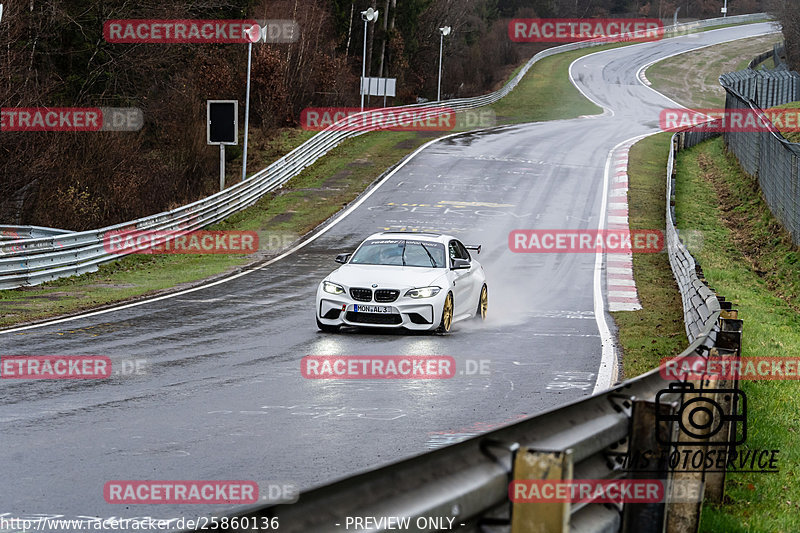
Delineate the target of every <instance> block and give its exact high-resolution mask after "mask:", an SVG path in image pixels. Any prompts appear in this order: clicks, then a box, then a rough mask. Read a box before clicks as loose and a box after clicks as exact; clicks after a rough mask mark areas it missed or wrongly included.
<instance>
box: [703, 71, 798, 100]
mask: <svg viewBox="0 0 800 533" xmlns="http://www.w3.org/2000/svg"><path fill="white" fill-rule="evenodd" d="M719 80H720V83H721V84H722V86H723V87H725V88H726V89H730V90H732V91H734V92H736V93H737V94H739V95H740V96H741V97H742V98H744V99H746V100H750V101H752V102H754V103H755V104H756V105H757V106H758V107H761V108H768V107H773V106H776V105H781V104H785V103H788V102H794V101H796V100H800V76H798V74H797V73H796V72H789V71H787V70H751V69H747V70H741V71H739V72H731V73H728V74H723V75H722V76H720V78H719Z"/></svg>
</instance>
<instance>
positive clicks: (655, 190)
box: [611, 133, 688, 379]
mask: <svg viewBox="0 0 800 533" xmlns="http://www.w3.org/2000/svg"><path fill="white" fill-rule="evenodd" d="M670 137H671V134H669V133H659V134H658V135H653V136H650V137H647V138H645V139H643V140H641V141H639V142H638V143H636V144H635V145H633V147H632V148H631V150H630V154H629V158H628V213H629V224H630V227H631V229H648V230H660V231H662V232H663V231H664V229H665V221H664V210H665V204H664V202H665V199H664V187H665V180H666V171H665V164H666V161H667V156H668V155H669V143H670ZM633 273H634V279H635V280H636V288H637V290H638V293H639V301H640V302H641V304H642V309H641V310H639V311H619V312H614V313H611V314H612V316H613V317H614V322H615V323H616V325H617V327H618V328H619V343H620V347H621V348H622V363H623V365H622V374H623V376H622V377H623V378H624V379H629V378H632V377H635V376H638V375H640V374H643V373H645V372H648V371H650V370H652V369H653V368H655V367H657V366H658V365H659V363H660V360H661V358H663V357H669V356H671V355H677V354H679V353H681V352H682V351H683V350H684V349H686V346H687V345H688V343H687V340H686V330H685V329H684V326H683V307H682V304H681V296H680V292H678V286H677V285H676V284H675V280H674V279H673V277H672V270H671V269H670V265H669V257H668V255H667V253H666V251H664V252H661V253H655V254H644V253H642V254H633Z"/></svg>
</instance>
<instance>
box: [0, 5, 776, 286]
mask: <svg viewBox="0 0 800 533" xmlns="http://www.w3.org/2000/svg"><path fill="white" fill-rule="evenodd" d="M764 20H770V16H769V15H768V14H766V13H757V14H751V15H737V16H733V17H727V18H718V19H708V20H701V21H696V22H690V23H683V24H678V25H677V26H669V27H667V28H666V33H667V34H670V35H679V34H682V33H689V32H693V31H696V30H699V29H703V28H708V27H714V26H720V25H726V24H734V23H743V22H757V21H764ZM601 44H605V43H604V42H603V41H599V40H596V41H582V42H577V43H569V44H565V45H561V46H556V47H553V48H548V49H547V50H543V51H541V52H539V53H538V54H536V55H535V56H533V57H532V58H531V59H530V60H528V62H527V63H526V64H525V65H524V66H523V67H522V69H521V70H520V71H519V72H518V73H517V75H516V76H514V78H513V79H511V80H510V81H509V82H508V83H507V84H506V85H505V86H503V88H501V89H500V90H498V91H495V92H492V93H489V94H486V95H483V96H478V97H474V98H459V99H454V100H446V101H442V102H435V103H430V104H414V105H409V106H400V107H397V108H390V109H416V110H418V111H420V112H421V113H422V114H423V115H426V114H430V115H431V116H436V115H438V114H440V110H441V108H442V107H443V106H446V107H447V108H448V109H452V110H455V111H463V110H467V109H473V108H477V107H481V106H485V105H489V104H493V103H495V102H497V101H498V100H500V99H501V98H503V97H504V96H506V95H507V94H508V93H510V92H511V91H512V90H513V89H514V88H515V87H516V86H517V84H518V83H519V82H520V81H521V80H522V78H523V77H524V76H525V74H527V72H528V70H530V68H531V67H532V66H533V65H534V64H535V63H536V62H537V61H539V60H541V59H543V58H545V57H548V56H551V55H555V54H558V53H561V52H566V51H570V50H578V49H582V48H587V47H592V46H598V45H601ZM337 124H338V123H337ZM378 129H380V128H377V127H371V128H367V127H365V128H362V129H359V130H356V131H337V125H333V126H331V127H329V128H328V129H326V130H324V131H322V132H320V133H318V134H317V135H314V136H313V137H312V138H311V139H309V140H308V141H306V142H305V143H303V144H302V145H300V146H298V147H297V148H295V149H294V150H292V151H291V152H289V153H288V154H286V155H285V156H283V157H281V158H280V159H278V160H277V161H275V162H274V163H272V164H271V165H269V166H268V167H266V168H264V169H262V170H261V171H259V172H257V173H255V174H254V175H252V176H250V177H248V178H247V179H246V180H244V181H242V182H240V183H237V184H236V185H233V186H231V187H229V188H228V189H226V190H224V191H221V192H219V193H217V194H214V195H212V196H209V197H207V198H204V199H202V200H198V201H197V202H193V203H191V204H188V205H185V206H183V207H179V208H177V209H174V210H172V211H168V212H164V213H159V214H156V215H151V216H148V217H144V218H140V219H137V220H134V221H130V222H124V223H122V224H116V225H113V226H109V227H105V228H101V229H97V230H91V231H82V232H71V233H68V234H64V235H59V236H49V237H41V238H32V239H19V240H12V241H6V242H0V289H11V288H16V287H22V286H28V285H37V284H39V283H44V282H46V281H51V280H54V279H58V278H61V277H67V276H73V275H77V274H83V273H86V272H92V271H95V270H97V268H98V265H100V264H101V263H104V262H107V261H112V260H114V259H118V258H120V257H121V255H120V254H117V253H109V252H108V251H107V250H106V249H105V248H104V246H103V238H104V236H105V235H107V234H109V233H112V232H118V231H135V232H141V231H154V232H155V231H171V232H176V235H180V234H181V232H189V231H193V230H197V229H200V228H203V227H205V226H208V225H210V224H214V223H216V222H219V221H221V220H224V219H225V218H226V217H227V216H229V215H231V214H233V213H236V212H238V211H241V210H242V209H245V208H246V207H248V206H250V205H252V204H254V203H255V202H256V201H257V200H258V199H259V198H261V197H262V196H264V195H265V194H267V193H269V192H270V191H273V190H275V189H277V188H279V187H281V186H282V185H283V184H284V183H286V182H287V181H288V180H289V179H291V178H293V177H294V176H297V175H298V174H299V173H300V172H301V171H302V170H303V169H305V168H306V167H308V166H310V165H312V164H313V163H314V162H315V161H317V159H319V158H320V157H322V156H323V155H325V154H326V153H327V152H328V151H329V150H331V149H333V148H335V147H336V146H338V145H339V143H341V142H342V141H343V140H345V139H348V138H352V137H356V136H358V135H362V134H364V133H367V132H369V131H376V130H378Z"/></svg>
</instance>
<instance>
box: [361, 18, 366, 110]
mask: <svg viewBox="0 0 800 533" xmlns="http://www.w3.org/2000/svg"><path fill="white" fill-rule="evenodd" d="M361 18H362V19H364V54H363V55H362V56H361V111H364V78H365V77H366V75H367V19H366V17H365V16H364V13H361Z"/></svg>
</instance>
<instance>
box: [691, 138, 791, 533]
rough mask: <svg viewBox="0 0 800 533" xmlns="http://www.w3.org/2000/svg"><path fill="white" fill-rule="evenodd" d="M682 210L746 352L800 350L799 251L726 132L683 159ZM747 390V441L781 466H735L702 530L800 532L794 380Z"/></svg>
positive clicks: (710, 507) (704, 518)
mask: <svg viewBox="0 0 800 533" xmlns="http://www.w3.org/2000/svg"><path fill="white" fill-rule="evenodd" d="M677 172H678V180H677V199H676V202H677V210H676V211H677V218H678V225H679V227H680V228H681V229H691V230H697V231H699V232H700V233H701V235H702V241H701V242H702V243H703V245H702V246H697V245H695V246H693V247H691V252H692V254H693V255H694V256H695V257H696V258H697V259H698V260H699V262H700V263H701V264H702V265H703V272H704V273H705V276H706V278H707V279H708V281H709V282H710V284H711V285H713V286H714V287H715V289H716V290H717V291H718V292H719V293H720V294H722V295H724V296H726V297H727V298H728V299H729V300H731V301H733V302H734V307H735V308H738V309H739V316H740V318H743V319H744V323H745V330H744V335H743V339H742V341H743V346H742V354H743V356H745V357H768V356H772V357H774V356H793V355H795V354H797V353H798V352H800V315H798V310H799V309H800V293H798V290H799V289H800V271H798V269H797V265H798V261H799V260H800V253H798V250H797V249H796V248H795V247H794V246H793V245H792V243H791V239H790V238H789V236H788V234H787V233H786V232H785V231H784V230H783V229H782V228H781V226H780V224H778V222H777V221H776V220H775V219H774V218H773V217H772V214H771V213H770V211H769V208H768V207H767V205H766V203H765V202H764V200H763V198H762V196H761V194H760V192H759V188H758V184H757V181H756V180H755V179H754V178H752V177H750V176H748V175H746V174H745V173H743V172H742V170H741V169H740V167H739V165H738V163H737V161H736V160H735V158H733V157H732V156H731V155H729V154H726V153H725V151H724V148H723V143H722V139H721V138H718V139H715V140H712V141H709V142H706V143H703V144H701V145H699V146H697V147H695V148H693V149H691V150H687V151H685V152H682V153H681V154H679V156H678V159H677ZM741 386H742V389H743V390H744V392H745V393H746V394H747V397H748V402H747V404H748V416H747V418H748V422H749V427H748V437H747V443H746V447H747V448H751V449H770V450H772V449H777V450H779V451H780V452H779V457H780V462H779V468H780V474H732V475H729V476H728V479H727V482H726V491H727V495H726V502H725V503H724V504H723V505H721V506H715V505H710V504H706V505H705V506H704V508H703V515H702V525H701V531H709V532H712V531H714V532H717V531H726V532H762V531H763V532H786V533H789V532H794V531H799V530H800V513H798V509H800V500H798V496H797V495H798V494H800V480H798V477H797V476H798V472H799V471H798V466H799V464H800V449H799V448H798V447H797V446H796V445H795V444H794V442H795V440H796V438H797V434H798V432H800V420H798V416H797V412H798V401H799V400H798V398H800V384H798V382H796V381H786V382H783V381H760V382H759V381H750V382H742V384H741Z"/></svg>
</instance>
